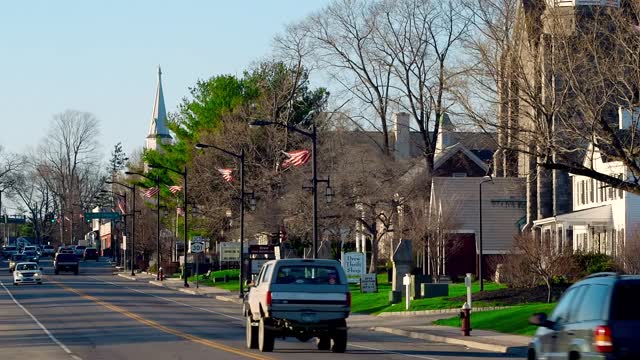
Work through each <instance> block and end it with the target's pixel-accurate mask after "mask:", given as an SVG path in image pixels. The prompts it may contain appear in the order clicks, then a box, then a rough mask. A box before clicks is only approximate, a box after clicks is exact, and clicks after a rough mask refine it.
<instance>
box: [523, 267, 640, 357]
mask: <svg viewBox="0 0 640 360" xmlns="http://www.w3.org/2000/svg"><path fill="white" fill-rule="evenodd" d="M638 294H640V276H638V275H633V276H632V275H618V274H615V273H597V274H593V275H591V276H588V277H586V278H585V279H583V280H581V281H579V282H577V283H575V284H574V285H572V286H571V287H570V288H569V289H567V291H566V292H565V293H564V295H563V296H562V298H561V299H560V301H559V302H558V305H557V306H556V307H555V309H554V311H553V313H552V314H551V316H549V317H547V315H546V314H543V313H539V314H535V315H534V316H532V317H531V319H530V322H531V323H532V324H534V325H538V326H540V327H539V328H538V330H537V331H536V334H535V336H534V338H533V339H532V340H531V343H530V344H529V350H528V359H550V358H553V359H606V360H618V359H640V332H638V329H640V313H639V312H637V311H635V307H636V305H637V296H638Z"/></svg>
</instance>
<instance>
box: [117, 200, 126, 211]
mask: <svg viewBox="0 0 640 360" xmlns="http://www.w3.org/2000/svg"><path fill="white" fill-rule="evenodd" d="M118 210H120V213H122V214H126V212H127V204H125V202H124V200H123V199H120V198H119V199H118Z"/></svg>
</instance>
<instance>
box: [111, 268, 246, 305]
mask: <svg viewBox="0 0 640 360" xmlns="http://www.w3.org/2000/svg"><path fill="white" fill-rule="evenodd" d="M118 276H120V277H123V278H125V279H129V280H135V281H147V282H149V284H152V285H155V286H161V287H165V288H167V289H171V290H175V291H180V292H183V293H185V294H189V295H199V296H206V297H210V298H214V299H216V300H220V301H229V302H233V303H236V304H242V299H241V298H240V296H239V295H238V294H236V293H232V292H230V291H229V290H225V289H220V288H217V287H213V286H206V285H200V286H199V287H197V288H196V283H195V282H189V287H188V288H185V287H184V280H183V279H178V278H165V279H164V280H163V281H158V280H156V275H155V274H152V273H146V272H142V273H136V276H135V277H133V276H131V274H127V273H118Z"/></svg>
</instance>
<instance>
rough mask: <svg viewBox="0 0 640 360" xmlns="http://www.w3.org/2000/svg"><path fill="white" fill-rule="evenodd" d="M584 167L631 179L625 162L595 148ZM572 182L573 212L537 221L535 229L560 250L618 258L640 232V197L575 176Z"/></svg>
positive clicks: (590, 150)
mask: <svg viewBox="0 0 640 360" xmlns="http://www.w3.org/2000/svg"><path fill="white" fill-rule="evenodd" d="M584 166H585V167H589V168H593V169H594V170H596V171H598V172H601V173H604V174H607V175H610V176H613V177H618V178H620V179H623V178H627V177H629V176H630V175H631V173H630V172H629V171H628V169H627V168H626V166H625V165H623V164H622V162H620V161H609V159H608V158H607V157H606V156H603V155H602V154H601V152H600V150H599V149H598V147H597V146H595V147H594V146H593V144H592V145H590V146H589V147H588V149H587V155H586V156H585V159H584ZM571 181H572V189H573V208H572V210H573V211H572V212H570V213H567V214H563V215H558V216H552V217H548V218H545V219H541V220H537V221H534V222H533V223H534V228H536V229H539V230H540V234H541V236H542V239H543V240H545V241H553V244H554V245H555V246H556V248H557V249H558V250H561V249H563V248H564V247H567V246H568V247H571V248H572V249H573V250H574V251H575V250H582V251H589V252H598V253H604V254H608V255H616V253H617V252H618V251H620V249H621V247H622V246H623V245H624V244H625V243H626V241H628V240H629V239H632V238H633V235H634V232H636V231H637V230H640V229H638V225H639V224H640V196H638V195H634V194H630V193H627V192H625V191H622V190H618V189H614V188H612V187H611V186H608V185H606V184H603V183H602V182H600V181H597V180H594V179H592V178H589V177H586V176H580V175H571Z"/></svg>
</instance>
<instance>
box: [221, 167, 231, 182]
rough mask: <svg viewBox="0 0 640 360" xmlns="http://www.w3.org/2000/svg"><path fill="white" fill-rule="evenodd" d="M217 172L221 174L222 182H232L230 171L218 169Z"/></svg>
mask: <svg viewBox="0 0 640 360" xmlns="http://www.w3.org/2000/svg"><path fill="white" fill-rule="evenodd" d="M218 172H219V173H220V174H222V178H223V179H224V181H226V182H232V181H233V176H232V175H231V174H232V173H233V170H232V169H218Z"/></svg>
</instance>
